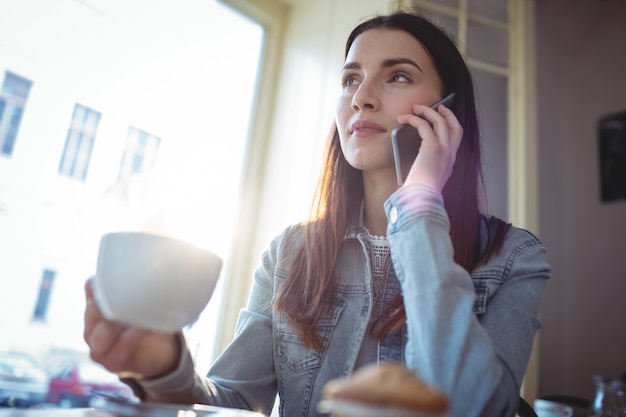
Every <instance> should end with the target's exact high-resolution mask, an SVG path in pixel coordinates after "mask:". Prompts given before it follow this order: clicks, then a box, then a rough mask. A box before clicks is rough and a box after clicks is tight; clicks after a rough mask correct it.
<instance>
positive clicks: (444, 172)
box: [397, 104, 463, 191]
mask: <svg viewBox="0 0 626 417" xmlns="http://www.w3.org/2000/svg"><path fill="white" fill-rule="evenodd" d="M413 113H414V114H404V115H400V116H398V118H397V120H398V123H402V124H408V125H411V126H413V127H415V128H416V129H417V130H418V132H419V134H420V136H421V138H422V144H421V146H420V150H419V153H418V154H417V158H416V159H415V161H414V162H413V165H412V166H411V169H410V171H409V174H408V175H407V178H406V181H405V183H404V184H405V185H409V184H425V185H430V186H432V187H435V188H437V189H438V190H439V191H441V190H443V187H444V186H445V185H446V182H448V179H449V178H450V175H452V169H453V168H454V163H455V161H456V152H457V150H458V149H459V146H460V144H461V139H462V138H463V127H461V124H460V123H459V120H458V119H457V118H456V116H455V114H454V113H453V112H452V110H450V109H449V108H447V107H446V106H444V105H440V106H439V107H438V109H437V110H434V109H432V108H430V107H428V106H424V105H421V104H416V105H414V106H413Z"/></svg>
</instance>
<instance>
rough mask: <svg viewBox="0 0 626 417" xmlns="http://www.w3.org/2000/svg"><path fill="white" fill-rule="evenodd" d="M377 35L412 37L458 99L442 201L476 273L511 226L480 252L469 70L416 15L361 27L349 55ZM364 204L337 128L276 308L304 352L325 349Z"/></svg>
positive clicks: (460, 255) (462, 256)
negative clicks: (345, 249)
mask: <svg viewBox="0 0 626 417" xmlns="http://www.w3.org/2000/svg"><path fill="white" fill-rule="evenodd" d="M377 28H387V29H399V30H402V31H405V32H407V33H410V34H411V35H413V37H415V39H417V40H418V41H419V42H420V43H421V44H422V45H423V46H424V48H425V49H426V51H428V53H429V54H430V56H431V58H432V60H433V62H434V64H435V66H436V68H437V71H438V73H439V76H440V78H441V80H442V84H443V89H444V91H443V92H442V93H443V96H446V95H448V94H449V93H451V92H455V93H456V98H455V103H454V112H455V114H456V116H457V118H458V119H459V122H460V123H461V126H463V130H464V133H463V139H462V141H461V145H460V147H459V150H458V152H457V157H456V162H455V165H454V169H453V172H452V175H451V177H450V179H449V180H448V182H447V184H446V186H445V187H444V189H443V192H442V194H443V197H444V201H445V208H446V211H447V213H448V217H449V218H450V224H451V227H450V236H451V239H452V245H453V247H454V260H455V262H456V263H458V264H459V265H461V266H463V267H464V268H465V269H466V270H468V271H470V272H471V271H472V270H473V269H474V268H476V267H477V266H478V265H480V264H481V263H482V262H485V261H486V260H487V259H489V258H490V257H491V256H492V255H493V254H494V253H496V252H497V251H498V250H499V247H500V246H501V244H502V241H503V237H504V234H505V232H506V230H507V228H508V225H507V224H505V223H504V222H502V221H499V220H496V219H491V220H490V227H489V230H490V231H491V236H490V238H489V239H488V242H487V244H486V247H485V245H481V239H480V222H481V213H480V205H481V202H482V201H483V199H482V190H483V187H482V185H483V183H482V173H481V162H480V141H479V139H480V135H479V125H478V118H477V114H476V105H475V102H474V87H473V84H472V78H471V75H470V72H469V69H468V68H467V65H466V64H465V61H464V60H463V57H462V56H461V54H460V53H459V51H458V49H457V48H456V46H455V45H454V43H453V42H452V40H451V39H450V38H449V37H448V36H447V35H446V34H445V33H444V32H443V31H442V30H441V29H439V28H438V27H437V26H435V25H434V24H432V23H430V22H429V21H428V20H427V19H425V18H423V17H421V16H419V15H418V14H417V13H409V12H397V13H393V14H389V15H383V16H376V17H374V18H371V19H370V20H367V21H365V22H363V23H361V24H360V25H358V26H357V27H356V28H355V29H354V30H353V31H352V33H351V34H350V36H349V37H348V40H347V42H346V48H345V55H346V56H347V54H348V51H349V50H350V47H351V46H352V43H353V42H354V40H355V39H356V38H357V37H358V36H359V35H360V34H361V33H363V32H365V31H368V30H371V29H377ZM362 199H363V177H362V174H361V171H359V170H357V169H355V168H353V167H352V166H351V165H350V164H349V163H348V162H347V161H346V159H345V157H344V155H343V153H342V151H341V146H340V142H339V134H338V131H337V127H336V125H334V124H333V126H332V128H331V132H330V135H329V140H328V142H327V147H326V153H325V162H324V164H323V167H322V172H321V175H320V178H319V181H318V186H317V192H316V196H315V199H314V202H313V207H312V211H311V219H310V221H309V222H308V223H307V224H306V226H305V237H304V244H303V246H302V249H301V251H300V254H299V256H297V257H296V260H295V262H294V264H293V267H292V269H291V271H290V273H289V275H288V276H287V278H286V279H285V282H284V283H283V285H282V287H281V289H280V293H279V295H278V297H277V299H276V300H275V303H274V307H275V308H276V309H278V310H281V311H284V312H286V313H287V314H288V315H289V317H290V319H291V320H292V323H293V324H294V326H295V327H296V328H297V329H298V331H299V332H300V333H301V335H302V337H303V339H304V341H305V343H306V345H307V346H309V347H313V348H315V349H318V350H319V349H321V347H322V346H321V341H320V339H319V336H318V334H317V331H316V325H317V322H318V320H319V319H320V317H322V315H323V314H324V313H325V312H326V311H327V310H328V309H329V308H330V307H331V306H332V305H333V302H334V299H335V295H336V283H335V279H334V275H333V270H334V266H335V261H336V259H337V254H338V252H339V248H340V246H341V244H342V242H343V240H344V238H345V235H346V232H347V229H348V226H349V224H350V223H351V222H352V221H353V217H354V216H358V215H359V212H360V204H361V201H362ZM383 316H385V315H383ZM386 317H387V318H386V319H385V321H384V322H383V323H377V326H376V329H377V330H376V331H375V335H376V336H377V337H378V338H384V337H386V336H387V335H390V334H391V333H393V332H395V331H397V330H398V329H400V328H401V327H402V326H403V325H404V323H405V322H406V312H405V311H404V304H403V299H402V296H401V295H400V294H398V295H397V297H396V300H394V302H393V303H392V306H391V307H390V308H389V309H388V314H387V316H386Z"/></svg>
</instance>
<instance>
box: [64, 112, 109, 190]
mask: <svg viewBox="0 0 626 417" xmlns="http://www.w3.org/2000/svg"><path fill="white" fill-rule="evenodd" d="M99 121H100V113H99V112H97V111H95V110H92V109H90V108H88V107H85V106H83V105H82V104H78V103H76V105H75V106H74V114H73V115H72V123H71V125H70V129H69V131H68V132H67V139H66V140H65V150H64V151H63V157H62V158H61V164H60V165H59V173H61V174H63V175H67V176H68V177H71V178H76V179H79V180H83V181H84V180H85V177H86V176H87V169H88V168H89V159H90V158H91V149H92V148H93V143H94V140H95V138H96V130H97V129H98V122H99Z"/></svg>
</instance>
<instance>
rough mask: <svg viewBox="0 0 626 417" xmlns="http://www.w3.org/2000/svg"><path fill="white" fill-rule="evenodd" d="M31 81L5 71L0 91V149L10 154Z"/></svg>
mask: <svg viewBox="0 0 626 417" xmlns="http://www.w3.org/2000/svg"><path fill="white" fill-rule="evenodd" d="M31 85H32V82H31V81H29V80H27V79H26V78H22V77H20V76H19V75H16V74H13V73H12V72H9V71H6V72H5V74H4V82H3V83H2V91H1V92H0V151H1V152H2V153H3V154H5V155H9V156H10V155H12V154H13V148H14V146H15V139H16V138H17V131H18V129H19V127H20V122H21V121H22V114H23V113H24V106H26V99H27V98H28V93H29V92H30V87H31Z"/></svg>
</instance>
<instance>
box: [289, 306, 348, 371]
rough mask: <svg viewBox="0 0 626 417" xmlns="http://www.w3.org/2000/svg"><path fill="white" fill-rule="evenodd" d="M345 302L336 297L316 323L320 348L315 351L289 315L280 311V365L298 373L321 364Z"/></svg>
mask: <svg viewBox="0 0 626 417" xmlns="http://www.w3.org/2000/svg"><path fill="white" fill-rule="evenodd" d="M345 308H346V303H345V301H344V300H343V298H342V297H341V296H338V297H337V300H336V301H335V305H334V306H333V308H332V310H331V311H330V312H329V313H328V314H326V315H325V316H324V317H322V318H321V319H320V321H319V323H318V324H317V332H318V335H319V337H320V341H321V342H322V349H321V350H319V351H317V350H315V349H313V348H311V347H307V346H306V345H305V344H304V339H303V338H302V336H301V335H300V334H299V333H298V331H297V330H296V329H295V328H293V326H292V325H291V324H290V320H289V317H287V315H286V314H284V313H281V319H280V325H279V329H278V332H277V336H278V338H277V339H278V341H277V343H278V358H279V360H280V362H281V365H284V366H286V367H287V368H288V369H289V370H291V372H293V373H300V372H304V371H307V370H309V369H312V368H317V367H319V366H320V365H321V364H322V359H323V356H324V353H325V352H326V349H327V348H328V343H329V341H330V336H331V334H332V332H333V330H334V329H335V327H336V325H337V322H338V320H339V317H340V316H341V313H342V311H343V310H344V309H345Z"/></svg>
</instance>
